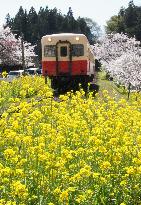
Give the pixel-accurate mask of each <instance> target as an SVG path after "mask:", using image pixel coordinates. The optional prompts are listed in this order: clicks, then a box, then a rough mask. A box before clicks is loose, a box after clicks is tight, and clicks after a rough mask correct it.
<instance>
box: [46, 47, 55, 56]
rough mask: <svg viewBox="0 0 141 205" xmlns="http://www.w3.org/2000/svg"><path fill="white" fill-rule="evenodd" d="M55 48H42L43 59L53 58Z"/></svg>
mask: <svg viewBox="0 0 141 205" xmlns="http://www.w3.org/2000/svg"><path fill="white" fill-rule="evenodd" d="M55 53H56V46H55V45H46V46H44V56H45V57H55Z"/></svg>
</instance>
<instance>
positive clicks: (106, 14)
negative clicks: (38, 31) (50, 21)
mask: <svg viewBox="0 0 141 205" xmlns="http://www.w3.org/2000/svg"><path fill="white" fill-rule="evenodd" d="M129 1H130V0H64V1H63V0H0V5H1V6H0V25H2V24H4V22H5V17H6V15H7V14H8V13H9V14H10V16H11V17H14V16H15V15H16V14H17V12H18V10H19V8H20V6H22V7H23V9H26V10H27V11H29V10H30V8H31V6H33V7H34V8H35V10H36V12H38V11H39V9H40V7H43V8H45V7H46V6H48V8H49V9H53V8H55V7H56V8H57V9H58V10H60V11H61V13H62V14H67V12H68V9H69V7H71V8H72V11H73V15H74V17H75V18H77V17H79V16H80V17H88V18H91V19H92V20H93V21H95V22H96V23H97V24H98V25H100V26H101V29H103V28H104V25H105V24H106V21H108V20H109V19H110V17H111V16H113V15H117V14H118V12H119V10H120V8H121V7H122V6H123V7H125V8H127V6H128V3H129ZM134 4H135V5H136V6H141V0H134Z"/></svg>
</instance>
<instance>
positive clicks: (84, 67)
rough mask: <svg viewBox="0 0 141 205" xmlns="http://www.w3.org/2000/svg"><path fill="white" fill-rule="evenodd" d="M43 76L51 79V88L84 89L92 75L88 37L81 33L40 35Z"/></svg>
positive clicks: (93, 65) (93, 70)
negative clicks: (79, 86) (70, 87)
mask: <svg viewBox="0 0 141 205" xmlns="http://www.w3.org/2000/svg"><path fill="white" fill-rule="evenodd" d="M41 44H42V69H43V75H44V76H45V75H47V76H49V77H50V78H51V82H52V87H53V88H58V87H60V86H66V87H69V86H72V87H73V86H74V87H75V86H76V85H78V84H79V83H81V85H82V87H83V88H85V87H86V86H87V84H88V82H91V81H92V80H93V78H94V74H95V59H94V56H93V52H92V49H91V46H90V44H89V42H88V39H87V37H86V36H85V35H83V34H73V33H60V34H52V35H46V36H43V37H42V39H41Z"/></svg>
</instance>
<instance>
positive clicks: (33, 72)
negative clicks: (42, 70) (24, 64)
mask: <svg viewBox="0 0 141 205" xmlns="http://www.w3.org/2000/svg"><path fill="white" fill-rule="evenodd" d="M38 70H39V68H35V67H33V68H28V69H26V72H27V73H28V74H29V75H37V74H38Z"/></svg>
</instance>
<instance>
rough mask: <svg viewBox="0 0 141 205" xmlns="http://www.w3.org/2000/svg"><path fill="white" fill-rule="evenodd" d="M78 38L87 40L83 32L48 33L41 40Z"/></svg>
mask: <svg viewBox="0 0 141 205" xmlns="http://www.w3.org/2000/svg"><path fill="white" fill-rule="evenodd" d="M77 37H78V38H79V39H80V40H81V41H84V42H89V41H88V39H87V37H86V36H85V35H84V34H78V33H57V34H50V35H45V36H43V37H42V41H46V39H49V38H50V39H54V40H55V39H56V41H57V40H61V39H62V40H71V41H72V40H73V39H76V38H77Z"/></svg>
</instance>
